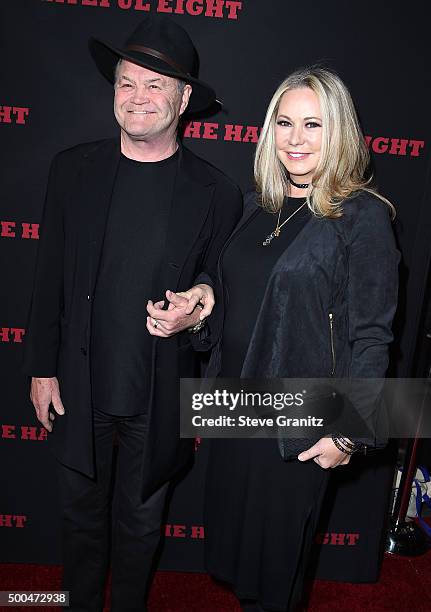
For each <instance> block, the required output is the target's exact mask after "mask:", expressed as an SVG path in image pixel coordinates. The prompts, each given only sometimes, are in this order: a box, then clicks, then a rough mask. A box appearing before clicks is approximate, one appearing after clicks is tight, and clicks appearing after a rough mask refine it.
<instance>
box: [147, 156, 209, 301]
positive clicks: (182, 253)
mask: <svg viewBox="0 0 431 612" xmlns="http://www.w3.org/2000/svg"><path fill="white" fill-rule="evenodd" d="M194 159H195V158H194V155H193V154H192V153H191V152H190V151H188V150H187V149H185V148H183V147H182V145H180V151H179V156H178V166H177V173H176V178H175V186H174V192H173V197H172V203H171V211H170V216H169V221H168V228H167V233H166V240H165V246H164V249H163V251H162V252H163V257H162V261H161V265H160V270H159V274H156V275H155V277H154V282H153V295H154V299H164V294H165V291H166V289H171V290H172V291H175V290H177V287H178V282H179V279H180V275H181V271H182V269H183V267H184V264H185V261H186V259H187V256H188V254H189V252H190V251H191V249H192V248H193V245H194V243H195V242H196V240H197V238H198V235H199V232H200V230H201V228H202V226H203V224H204V222H205V220H206V218H207V216H208V214H209V210H210V203H211V199H212V195H213V191H214V185H215V181H214V178H213V177H212V176H211V174H210V173H209V172H208V173H206V172H203V171H202V164H196V162H195V161H194ZM188 288H189V287H186V289H188Z"/></svg>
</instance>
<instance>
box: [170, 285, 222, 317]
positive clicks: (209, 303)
mask: <svg viewBox="0 0 431 612" xmlns="http://www.w3.org/2000/svg"><path fill="white" fill-rule="evenodd" d="M176 295H180V296H182V297H185V298H187V299H188V301H189V306H188V309H187V312H188V313H191V312H193V310H194V309H195V307H196V306H197V304H199V303H200V304H202V306H203V308H202V310H201V313H200V317H199V318H200V320H201V321H202V320H203V319H206V317H209V316H210V314H211V312H212V309H213V308H214V304H215V300H214V291H213V290H212V287H210V286H209V285H206V284H205V283H201V284H200V285H195V286H194V287H192V288H191V289H189V290H188V291H179V292H178V293H177V294H176Z"/></svg>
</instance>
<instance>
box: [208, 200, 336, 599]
mask: <svg viewBox="0 0 431 612" xmlns="http://www.w3.org/2000/svg"><path fill="white" fill-rule="evenodd" d="M304 201H305V200H304V199H302V198H301V199H299V198H289V199H287V200H286V201H285V203H284V206H283V210H282V213H281V219H280V222H281V223H282V222H283V221H284V219H286V218H287V217H288V216H289V215H290V214H291V213H292V212H293V211H294V210H296V209H298V208H299V207H300V206H301V204H303V203H304ZM310 214H311V213H310V211H309V210H308V208H307V205H305V206H304V207H303V208H302V209H301V210H300V211H299V212H298V213H297V214H296V215H295V216H294V217H293V218H292V219H290V220H289V221H288V222H287V223H286V225H285V226H283V228H282V229H281V233H280V236H279V237H277V238H274V239H273V240H272V242H271V245H270V246H267V247H264V246H262V242H263V240H264V239H265V238H266V236H267V235H268V234H270V233H271V232H272V231H273V230H274V228H275V225H276V222H277V216H276V215H273V214H268V213H267V212H265V211H264V210H263V209H259V210H258V211H257V212H256V213H255V214H254V215H252V216H251V218H250V220H249V221H248V222H247V223H246V224H245V225H244V226H243V227H242V228H241V230H240V231H239V232H238V233H237V234H236V236H235V237H234V238H233V240H232V241H231V243H230V244H229V245H228V247H227V248H226V250H225V252H224V255H223V261H222V269H223V283H224V290H225V291H226V292H227V296H228V298H227V302H228V305H227V311H226V317H225V325H224V331H223V339H222V371H221V374H220V376H222V377H226V378H239V377H240V373H241V369H242V365H243V362H244V358H245V355H246V352H247V349H248V344H249V341H250V338H251V334H252V332H253V328H254V325H255V322H256V319H257V315H258V312H259V308H260V305H261V302H262V298H263V296H264V292H265V287H266V284H267V281H268V277H269V275H270V273H271V270H272V268H273V266H274V264H275V263H276V261H277V259H278V258H279V257H280V255H281V254H282V253H283V252H284V251H285V250H286V248H287V247H288V246H289V244H290V243H291V242H292V241H293V240H294V239H295V238H296V237H297V238H298V240H300V239H301V236H300V231H301V229H302V228H303V227H304V225H305V224H306V223H307V220H308V219H309V218H310ZM294 314H295V313H292V316H294ZM268 333H269V334H270V333H271V330H270V329H268ZM285 350H288V347H285ZM327 478H328V472H327V471H325V470H323V469H322V468H320V467H319V466H318V465H317V464H316V463H315V462H313V461H311V462H308V463H306V464H303V463H300V462H299V461H289V462H285V461H283V460H282V458H281V456H280V453H279V450H278V445H277V441H276V440H272V439H254V440H239V439H218V440H211V442H210V455H209V464H208V475H207V480H206V495H205V527H206V546H205V551H206V552H205V555H206V566H207V569H208V571H209V572H210V573H211V574H212V575H213V576H214V577H216V578H218V579H221V580H224V581H226V582H229V583H230V584H231V585H232V586H233V588H234V591H235V593H236V594H237V596H238V597H239V598H241V599H251V600H256V601H258V602H259V603H260V604H261V605H262V606H263V607H264V608H266V609H268V610H277V611H285V610H287V609H294V607H295V606H296V604H297V602H298V600H299V599H300V597H301V591H302V583H303V576H304V571H305V566H306V563H307V560H308V557H309V552H310V548H311V544H312V537H313V533H314V531H315V527H316V521H317V518H318V515H319V512H320V506H321V502H322V499H323V495H324V492H325V489H326V483H327Z"/></svg>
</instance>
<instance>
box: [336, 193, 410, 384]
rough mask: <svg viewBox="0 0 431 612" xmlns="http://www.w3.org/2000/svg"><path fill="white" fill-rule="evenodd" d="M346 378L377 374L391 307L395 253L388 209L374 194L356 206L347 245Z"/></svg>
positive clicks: (383, 365) (381, 371)
mask: <svg viewBox="0 0 431 612" xmlns="http://www.w3.org/2000/svg"><path fill="white" fill-rule="evenodd" d="M348 248H349V254H348V257H349V278H348V307H349V342H350V343H351V347H352V352H351V363H350V376H351V378H383V377H384V376H385V374H386V370H387V367H388V347H389V344H390V343H391V342H392V340H393V335H392V331H391V326H392V320H393V317H394V315H395V311H396V307H397V296H398V262H399V258H400V255H399V252H398V250H397V248H396V246H395V239H394V234H393V231H392V226H391V221H390V217H389V210H388V207H387V205H386V204H385V203H383V202H380V201H376V200H375V199H374V198H373V200H371V201H370V202H369V203H368V202H367V205H365V206H360V207H359V211H358V215H357V219H356V221H355V222H354V224H353V227H352V234H351V240H350V244H349V247H348Z"/></svg>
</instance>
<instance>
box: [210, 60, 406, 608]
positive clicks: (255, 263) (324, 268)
mask: <svg viewBox="0 0 431 612" xmlns="http://www.w3.org/2000/svg"><path fill="white" fill-rule="evenodd" d="M368 164H369V155H368V150H367V147H366V145H365V142H364V139H363V136H362V133H361V131H360V127H359V123H358V119H357V115H356V112H355V109H354V106H353V103H352V100H351V97H350V94H349V92H348V90H347V88H346V86H345V85H344V84H343V82H342V81H341V79H340V78H339V77H338V76H337V75H336V74H334V73H333V72H331V71H329V70H324V69H321V68H309V69H304V70H299V71H297V72H295V73H293V74H291V75H290V76H289V77H288V78H287V79H286V80H285V81H284V82H283V83H282V84H281V85H280V87H279V88H278V89H277V91H276V92H275V94H274V96H273V98H272V100H271V102H270V104H269V108H268V111H267V114H266V119H265V123H264V127H263V130H262V134H261V137H260V141H259V144H258V147H257V151H256V158H255V181H256V192H255V193H252V194H249V196H248V197H247V198H246V206H245V212H244V216H243V219H242V220H241V222H240V223H239V225H238V227H237V229H236V230H235V231H234V233H233V235H232V237H231V238H230V240H229V241H228V243H227V244H226V246H225V247H224V249H223V252H222V256H221V265H220V270H221V276H222V278H220V279H219V280H220V284H221V286H222V298H221V302H222V303H223V304H224V311H225V312H224V325H223V333H222V338H221V340H220V341H219V342H218V344H217V345H216V347H215V349H214V351H213V354H212V358H211V361H210V366H209V372H208V374H209V376H223V377H242V378H282V377H285V378H288V377H291V378H320V377H329V376H336V377H338V378H342V377H352V378H379V377H384V375H385V371H386V368H387V364H388V345H389V343H390V342H391V341H392V333H391V323H392V319H393V316H394V313H395V309H396V302H397V277H398V275H397V265H398V259H399V255H398V252H397V250H396V247H395V242H394V237H393V232H392V227H391V217H392V216H393V214H394V211H393V207H392V205H391V204H390V203H389V202H388V201H387V200H386V199H385V198H383V197H382V196H380V195H379V194H378V193H376V191H375V190H373V189H372V187H371V186H370V182H369V180H368V179H367V178H365V177H366V172H367V168H368ZM227 296H228V298H227ZM362 450H363V445H361V444H359V443H355V442H354V441H352V440H350V439H348V438H343V437H335V436H334V437H333V438H331V437H325V438H322V439H320V440H319V441H318V442H317V443H316V444H311V445H310V447H309V448H305V449H302V452H298V453H297V456H296V455H295V454H293V456H292V448H289V441H285V444H278V443H277V441H276V440H270V439H261V440H256V439H254V440H232V439H219V440H213V441H211V450H210V458H209V466H208V479H207V489H206V503H205V514H206V517H205V522H206V563H207V568H208V570H209V572H210V573H211V574H212V575H213V576H215V577H216V578H218V579H221V580H224V581H226V582H228V583H230V584H231V585H232V587H233V589H234V591H235V593H236V594H237V596H238V597H239V598H240V600H241V603H242V606H243V609H244V610H250V611H251V610H275V611H286V610H294V609H295V608H296V606H297V605H298V603H299V601H300V599H301V593H302V585H303V578H304V573H305V569H306V566H307V561H308V557H309V552H310V549H311V544H312V538H313V534H314V530H315V527H316V523H317V520H318V517H319V513H320V508H321V505H322V502H323V497H324V494H325V489H326V485H327V481H328V478H329V473H330V472H329V470H328V468H335V467H337V466H340V465H347V464H348V463H349V461H350V459H351V456H352V454H353V453H354V452H357V451H362ZM280 451H281V452H280Z"/></svg>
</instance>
